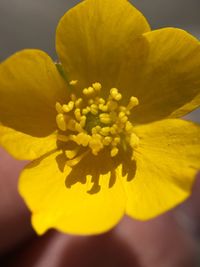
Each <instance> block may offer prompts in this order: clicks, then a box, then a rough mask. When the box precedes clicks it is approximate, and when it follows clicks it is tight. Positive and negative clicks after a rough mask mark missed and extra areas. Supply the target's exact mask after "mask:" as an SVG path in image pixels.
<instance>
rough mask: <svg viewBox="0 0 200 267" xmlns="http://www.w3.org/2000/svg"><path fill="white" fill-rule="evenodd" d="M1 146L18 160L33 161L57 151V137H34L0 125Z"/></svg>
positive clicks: (53, 135) (52, 135)
mask: <svg viewBox="0 0 200 267" xmlns="http://www.w3.org/2000/svg"><path fill="white" fill-rule="evenodd" d="M0 146H2V147H3V148H4V149H6V150H7V151H8V153H10V154H11V155H12V156H13V157H14V158H16V159H18V160H33V159H36V158H39V157H40V156H42V155H44V154H45V153H48V152H50V151H52V150H55V149H56V147H57V146H56V135H55V134H51V135H49V136H46V137H40V138H39V137H33V136H31V135H27V134H24V133H21V132H17V131H15V130H13V129H11V128H8V127H4V126H2V125H0Z"/></svg>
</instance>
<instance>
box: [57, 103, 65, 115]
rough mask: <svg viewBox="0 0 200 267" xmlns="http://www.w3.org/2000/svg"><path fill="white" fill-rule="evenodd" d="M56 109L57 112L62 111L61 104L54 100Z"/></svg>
mask: <svg viewBox="0 0 200 267" xmlns="http://www.w3.org/2000/svg"><path fill="white" fill-rule="evenodd" d="M56 111H57V112H58V113H63V109H62V105H61V104H60V103H58V102H56Z"/></svg>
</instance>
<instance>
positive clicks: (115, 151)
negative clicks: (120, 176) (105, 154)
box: [110, 147, 119, 157]
mask: <svg viewBox="0 0 200 267" xmlns="http://www.w3.org/2000/svg"><path fill="white" fill-rule="evenodd" d="M118 152H119V149H118V148H117V147H114V148H112V150H111V152H110V155H111V157H115V156H116V155H117V154H118Z"/></svg>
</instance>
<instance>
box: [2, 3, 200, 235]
mask: <svg viewBox="0 0 200 267" xmlns="http://www.w3.org/2000/svg"><path fill="white" fill-rule="evenodd" d="M56 49H57V53H58V55H59V60H60V62H61V63H59V64H57V65H55V64H54V62H53V61H52V60H51V59H50V58H49V57H48V55H47V54H45V53H44V52H42V51H38V50H24V51H21V52H18V53H16V54H15V55H13V56H11V57H10V58H8V59H7V60H6V61H4V62H3V63H1V65H0V121H1V126H0V144H1V145H2V146H3V147H4V148H5V149H7V151H8V152H10V153H11V154H12V155H13V156H14V157H15V158H17V159H20V160H24V159H26V160H34V161H33V162H32V163H30V164H29V165H28V166H27V167H26V168H25V169H24V170H23V172H22V174H21V177H20V181H19V191H20V194H21V195H22V197H23V198H24V200H25V202H26V203H27V205H28V207H29V209H30V210H31V212H32V224H33V226H34V228H35V230H36V231H37V232H38V233H39V234H42V233H44V232H45V231H46V230H47V229H48V228H51V227H53V228H56V229H59V230H60V231H63V232H66V233H76V234H93V233H101V232H104V231H106V230H108V229H110V228H111V227H113V226H114V225H116V224H117V223H118V221H119V220H120V219H121V218H122V216H123V215H124V214H128V215H129V216H131V217H133V218H137V219H140V220H146V219H150V218H152V217H154V216H157V215H159V214H161V213H163V212H164V211H167V210H169V209H170V208H172V207H174V206H175V205H177V204H179V203H180V202H182V201H183V200H185V199H186V198H187V197H188V196H189V195H190V192H191V188H192V184H193V182H194V178H195V175H196V173H197V171H198V170H199V169H200V127H199V126H198V125H196V124H194V123H192V122H189V121H185V120H182V119H180V117H182V116H183V115H185V114H187V113H189V112H191V111H192V110H194V109H195V108H197V107H198V106H199V104H200V43H199V42H198V40H196V39H195V38H194V37H192V36H191V35H190V34H188V33H187V32H185V31H183V30H180V29H175V28H164V29H161V30H155V31H150V27H149V25H148V23H147V21H146V20H145V18H144V17H143V16H142V14H141V13H140V12H139V11H138V10H136V9H135V8H134V7H133V6H132V5H131V4H130V3H129V2H128V1H126V0H107V1H105V0H85V1H83V2H82V3H81V4H79V5H77V6H76V7H75V8H72V9H71V10H70V11H68V12H67V13H66V14H65V15H64V17H63V18H62V19H61V21H60V23H59V25H58V28H57V33H56Z"/></svg>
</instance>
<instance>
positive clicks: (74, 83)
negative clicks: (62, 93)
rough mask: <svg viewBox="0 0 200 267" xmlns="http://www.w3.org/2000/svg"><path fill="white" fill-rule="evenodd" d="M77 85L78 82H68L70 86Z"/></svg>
mask: <svg viewBox="0 0 200 267" xmlns="http://www.w3.org/2000/svg"><path fill="white" fill-rule="evenodd" d="M77 83H78V80H72V81H70V82H69V84H70V85H76V84H77Z"/></svg>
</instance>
